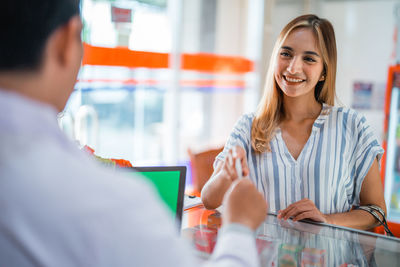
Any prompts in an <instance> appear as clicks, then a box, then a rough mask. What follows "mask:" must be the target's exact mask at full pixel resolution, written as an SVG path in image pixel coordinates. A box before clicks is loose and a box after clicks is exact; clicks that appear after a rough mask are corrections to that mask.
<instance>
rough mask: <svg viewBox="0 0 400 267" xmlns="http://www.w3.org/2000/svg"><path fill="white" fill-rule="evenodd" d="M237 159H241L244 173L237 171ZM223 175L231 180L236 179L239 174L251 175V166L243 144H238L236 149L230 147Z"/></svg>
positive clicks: (222, 171) (243, 175) (223, 167)
mask: <svg viewBox="0 0 400 267" xmlns="http://www.w3.org/2000/svg"><path fill="white" fill-rule="evenodd" d="M236 160H239V161H240V166H241V171H242V173H240V174H238V173H237V172H236V168H235V165H236ZM220 175H221V177H224V178H225V179H228V180H230V181H231V182H233V181H235V180H236V179H237V178H238V177H239V176H241V177H246V176H247V175H249V167H248V166H247V160H246V152H245V151H244V149H243V148H242V147H241V146H236V147H235V148H234V149H230V150H229V152H228V154H227V156H226V158H225V162H224V163H223V166H222V170H221V174H220Z"/></svg>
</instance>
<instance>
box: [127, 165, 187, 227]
mask: <svg viewBox="0 0 400 267" xmlns="http://www.w3.org/2000/svg"><path fill="white" fill-rule="evenodd" d="M123 169H124V171H127V172H128V174H129V173H139V174H141V175H142V176H143V177H145V178H147V179H148V180H149V181H150V182H152V183H153V185H154V186H155V187H156V189H157V191H158V193H159V195H160V197H161V199H162V200H163V201H164V203H165V204H167V206H168V208H169V209H170V210H171V212H172V214H175V215H174V216H175V218H176V223H177V225H178V227H179V229H180V227H181V221H182V212H183V201H184V194H185V182H186V166H168V167H165V166H154V167H132V168H123Z"/></svg>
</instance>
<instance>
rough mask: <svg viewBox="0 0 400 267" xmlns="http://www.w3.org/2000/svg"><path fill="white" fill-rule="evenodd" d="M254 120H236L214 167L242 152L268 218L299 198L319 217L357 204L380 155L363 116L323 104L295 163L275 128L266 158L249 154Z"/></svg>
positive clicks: (249, 116)
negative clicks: (237, 149)
mask: <svg viewBox="0 0 400 267" xmlns="http://www.w3.org/2000/svg"><path fill="white" fill-rule="evenodd" d="M254 116H255V114H254V113H251V114H246V115H243V116H242V117H241V118H240V119H239V120H238V122H237V123H236V125H235V126H234V129H233V131H232V133H231V135H230V136H229V138H228V140H227V142H226V144H225V148H224V150H223V151H222V152H221V153H220V154H219V155H218V156H217V157H216V160H215V162H214V166H215V165H216V163H217V161H218V160H224V159H225V157H226V154H227V152H228V151H229V149H230V148H232V147H233V146H234V145H239V146H242V147H243V148H244V150H245V151H246V157H247V163H248V165H249V170H250V175H249V177H250V179H251V180H252V181H253V182H254V184H255V185H256V187H257V188H258V190H259V191H260V192H262V193H263V194H264V197H265V199H266V200H267V201H268V204H269V211H270V212H274V213H275V212H277V211H279V210H281V209H285V208H286V207H287V206H289V205H290V204H292V203H294V202H297V201H299V200H301V199H303V198H308V199H310V200H312V201H313V202H314V203H315V205H316V207H317V208H318V209H319V210H320V211H321V212H322V213H325V214H332V213H339V212H346V211H349V210H350V209H351V207H352V206H353V205H356V204H359V202H360V190H361V185H362V182H363V180H364V178H365V176H366V175H367V173H368V171H369V169H370V167H371V165H372V163H373V161H374V159H375V158H378V160H379V159H380V157H381V156H382V154H383V152H384V151H383V149H382V147H381V146H380V145H379V143H378V140H377V139H376V137H375V135H374V133H373V132H372V129H371V128H370V126H369V125H368V124H367V123H366V119H365V117H364V116H361V115H360V114H358V113H357V112H356V111H355V110H352V109H348V108H343V107H332V106H328V105H326V104H324V105H323V108H322V111H321V113H320V115H319V116H318V118H317V119H316V120H315V122H314V124H313V127H312V131H311V135H310V137H309V139H308V141H307V142H306V144H305V145H304V147H303V150H302V151H301V153H300V155H299V157H298V158H297V160H295V159H294V158H293V157H292V155H291V154H290V152H289V150H288V149H287V147H286V144H285V142H284V140H283V138H282V133H281V130H280V128H279V127H278V128H277V129H276V131H275V135H274V137H273V138H272V140H271V141H270V146H271V151H270V152H264V153H256V152H255V151H254V150H253V148H252V147H251V125H252V122H253V119H254Z"/></svg>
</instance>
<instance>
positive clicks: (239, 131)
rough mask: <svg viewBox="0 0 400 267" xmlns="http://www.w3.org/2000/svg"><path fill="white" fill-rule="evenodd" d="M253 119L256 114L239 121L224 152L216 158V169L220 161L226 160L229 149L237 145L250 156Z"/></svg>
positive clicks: (243, 117) (246, 115) (242, 117)
mask: <svg viewBox="0 0 400 267" xmlns="http://www.w3.org/2000/svg"><path fill="white" fill-rule="evenodd" d="M253 118H254V114H245V115H242V116H241V117H240V118H239V119H238V121H237V122H236V124H235V126H234V127H233V130H232V132H231V134H230V135H229V137H228V140H227V141H226V143H225V147H224V150H222V152H221V153H219V154H218V156H217V157H216V158H215V161H214V168H215V167H216V164H217V162H218V161H220V160H221V161H223V160H225V157H226V155H227V153H228V151H229V149H231V148H232V147H234V146H236V145H238V146H241V147H243V148H244V150H245V151H246V154H247V155H248V153H249V151H248V150H249V149H250V147H251V142H250V138H251V136H250V131H251V125H252V122H253Z"/></svg>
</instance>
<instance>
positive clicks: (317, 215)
mask: <svg viewBox="0 0 400 267" xmlns="http://www.w3.org/2000/svg"><path fill="white" fill-rule="evenodd" d="M289 218H292V219H293V221H299V220H303V219H310V220H313V221H316V222H323V223H327V222H328V218H327V216H326V215H325V214H323V213H322V212H320V211H319V209H317V207H316V206H315V204H314V202H312V201H311V200H309V199H308V198H304V199H302V200H300V201H298V202H295V203H293V204H291V205H289V206H288V207H287V208H286V209H284V210H280V211H278V219H284V220H287V219H289Z"/></svg>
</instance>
